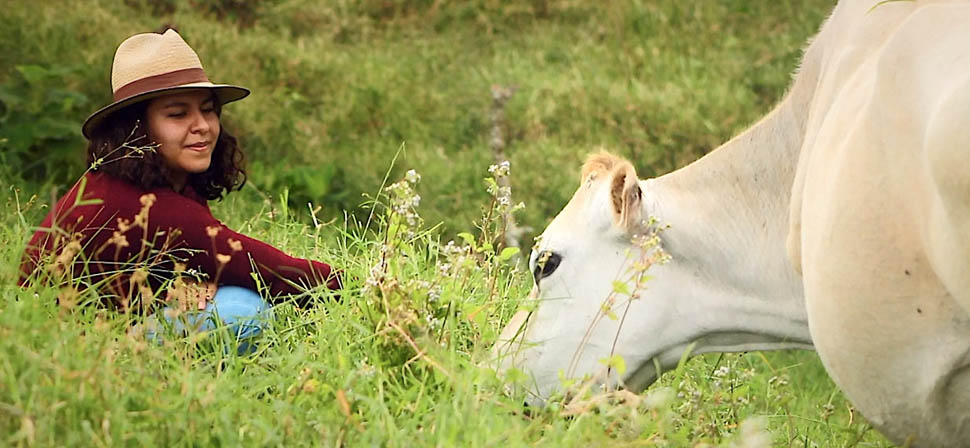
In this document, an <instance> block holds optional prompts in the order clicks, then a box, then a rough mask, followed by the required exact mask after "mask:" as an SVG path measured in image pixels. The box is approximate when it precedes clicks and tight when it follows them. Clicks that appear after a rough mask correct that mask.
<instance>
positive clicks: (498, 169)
mask: <svg viewBox="0 0 970 448" xmlns="http://www.w3.org/2000/svg"><path fill="white" fill-rule="evenodd" d="M510 165H511V164H510V163H509V161H508V160H505V161H502V162H501V163H499V164H498V165H492V166H489V167H488V172H489V173H491V174H492V175H493V176H495V177H505V176H508V175H509V167H510Z"/></svg>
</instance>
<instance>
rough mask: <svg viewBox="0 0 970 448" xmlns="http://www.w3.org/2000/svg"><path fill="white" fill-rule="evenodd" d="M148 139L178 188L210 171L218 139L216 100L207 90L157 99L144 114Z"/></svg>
mask: <svg viewBox="0 0 970 448" xmlns="http://www.w3.org/2000/svg"><path fill="white" fill-rule="evenodd" d="M145 116H146V119H147V120H148V136H149V138H151V140H152V141H154V142H155V143H156V144H158V149H157V151H158V153H159V154H161V156H162V158H163V159H164V160H165V163H166V164H167V165H168V167H169V168H170V169H171V170H172V175H173V179H172V180H173V181H174V183H175V184H176V186H177V187H178V188H181V187H182V185H184V184H185V179H186V178H187V177H188V175H189V174H194V173H201V172H204V171H205V170H207V169H209V164H210V163H211V161H212V151H213V149H214V148H215V146H216V140H218V139H219V115H218V114H217V111H216V104H215V96H214V95H213V94H212V91H210V90H208V89H198V90H186V91H180V92H177V93H173V94H171V95H165V96H161V97H158V98H154V99H152V100H150V101H149V103H148V106H147V109H146V111H145Z"/></svg>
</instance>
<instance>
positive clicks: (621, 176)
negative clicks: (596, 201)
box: [581, 151, 643, 232]
mask: <svg viewBox="0 0 970 448" xmlns="http://www.w3.org/2000/svg"><path fill="white" fill-rule="evenodd" d="M604 176H605V178H606V179H608V180H609V182H610V184H609V185H610V205H611V209H612V211H613V222H614V223H615V224H616V225H617V227H619V228H620V229H622V230H623V231H625V232H633V231H634V230H636V229H637V228H638V227H639V225H640V223H641V221H642V219H643V211H642V207H641V206H642V200H643V192H642V191H641V190H640V181H639V179H638V178H637V172H636V170H634V169H633V165H632V164H630V162H628V161H627V160H626V159H623V158H621V157H617V156H615V155H613V154H610V153H608V152H606V151H600V152H598V153H595V154H591V155H590V156H589V157H588V158H587V159H586V163H585V164H584V165H583V174H582V178H581V180H582V182H583V184H584V185H588V184H589V183H591V182H593V181H595V180H597V179H600V178H604Z"/></svg>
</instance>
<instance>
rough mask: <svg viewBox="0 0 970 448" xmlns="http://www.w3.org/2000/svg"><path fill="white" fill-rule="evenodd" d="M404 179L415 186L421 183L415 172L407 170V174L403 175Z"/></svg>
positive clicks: (419, 176)
mask: <svg viewBox="0 0 970 448" xmlns="http://www.w3.org/2000/svg"><path fill="white" fill-rule="evenodd" d="M404 179H405V180H407V181H408V182H410V183H412V184H416V183H418V182H421V175H420V174H418V172H417V171H414V170H408V172H407V173H406V174H405V175H404Z"/></svg>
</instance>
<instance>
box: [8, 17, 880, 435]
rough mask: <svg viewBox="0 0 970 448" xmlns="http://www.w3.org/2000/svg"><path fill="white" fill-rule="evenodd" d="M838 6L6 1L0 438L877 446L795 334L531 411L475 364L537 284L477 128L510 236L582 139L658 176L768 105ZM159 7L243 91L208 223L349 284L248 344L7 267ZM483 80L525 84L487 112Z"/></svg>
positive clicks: (75, 166) (229, 118) (538, 224)
mask: <svg viewBox="0 0 970 448" xmlns="http://www.w3.org/2000/svg"><path fill="white" fill-rule="evenodd" d="M832 4H833V2H831V1H820V0H812V1H799V2H796V1H779V2H774V1H740V0H734V1H724V2H678V1H676V0H658V1H636V0H629V1H609V2H602V3H600V2H582V1H574V0H511V1H498V0H468V1H461V2H440V1H430V0H413V1H404V0H393V1H377V0H360V1H349V0H348V1H345V0H337V1H332V2H316V1H309V0H268V1H265V2H246V1H239V0H163V1H147V0H123V1H95V0H74V1H67V0H54V1H50V2H28V1H22V0H11V1H10V2H8V3H7V4H6V5H5V6H4V8H3V9H4V11H3V13H0V445H3V446H402V447H411V446H444V447H451V446H604V445H609V446H678V447H679V446H738V447H741V446H744V447H753V446H793V447H853V446H859V447H883V446H889V444H888V442H886V441H885V439H884V438H882V437H881V436H880V435H879V434H877V433H876V432H875V431H874V430H872V429H871V428H870V427H869V425H868V424H867V423H866V422H865V420H864V419H863V418H862V417H861V416H860V415H858V414H856V413H855V412H854V411H853V410H852V407H851V405H850V404H849V403H848V402H847V401H846V400H845V398H844V397H843V396H842V395H841V393H839V392H838V390H837V389H836V388H835V386H834V385H833V384H832V382H831V381H830V380H829V379H828V377H827V376H826V374H825V371H824V369H823V368H822V366H821V364H820V362H819V360H818V358H817V356H816V355H815V354H814V353H811V352H773V353H746V354H724V355H716V354H714V355H704V356H700V357H697V358H694V359H691V360H689V361H686V362H684V363H682V365H681V366H680V367H679V368H678V369H676V370H675V371H672V372H668V373H667V374H665V375H664V376H663V377H662V378H661V380H660V381H659V382H658V384H655V385H654V386H652V387H651V388H650V389H648V390H647V391H646V392H645V393H643V394H641V395H639V396H629V395H623V394H619V393H614V394H611V395H608V396H603V395H599V396H597V395H588V394H582V393H580V394H577V395H576V396H574V397H570V398H569V399H565V398H563V397H558V398H555V399H553V400H552V401H551V403H550V405H549V406H547V407H544V408H541V409H535V408H531V409H530V408H526V407H524V406H523V405H522V402H523V398H524V397H523V396H522V395H521V393H519V392H510V393H507V392H506V386H507V384H508V383H509V382H515V381H516V379H515V378H512V379H506V380H503V379H500V378H497V377H496V375H495V373H494V372H493V371H492V370H491V369H489V368H488V365H489V361H490V357H489V349H490V347H491V345H492V343H493V342H494V341H495V339H496V337H497V335H498V332H499V331H500V330H501V328H502V326H503V325H504V323H505V322H506V321H507V320H508V319H509V317H510V316H511V315H512V313H513V312H514V311H515V310H516V309H518V308H519V307H520V306H525V305H526V303H524V299H523V297H525V296H526V294H527V293H528V290H529V287H530V285H531V279H530V274H529V272H528V269H527V268H525V267H524V266H523V259H522V255H523V254H515V253H513V252H514V251H506V250H503V247H502V238H501V237H502V229H503V228H504V225H505V222H504V221H503V219H502V216H503V212H504V211H505V207H506V206H505V205H502V204H500V203H499V201H498V200H497V199H496V197H495V196H494V195H493V194H490V193H489V191H488V189H487V188H486V182H485V181H483V179H486V178H489V179H494V177H493V174H491V173H490V172H489V170H488V169H489V166H490V165H492V164H494V163H496V158H495V156H494V154H493V147H492V146H491V145H490V144H489V136H490V133H491V132H492V131H493V130H494V129H498V130H500V131H501V132H502V134H503V136H504V137H505V141H506V142H507V146H506V147H505V148H504V150H503V151H504V155H505V156H507V158H508V159H509V160H510V161H511V173H510V175H509V177H508V180H509V181H510V184H511V187H512V198H513V200H512V203H517V202H518V201H524V203H525V208H524V209H521V210H519V211H517V212H516V216H517V218H518V222H519V224H521V225H523V226H527V227H530V228H531V230H527V231H526V232H525V234H524V236H523V239H522V241H523V244H524V246H525V247H528V246H529V245H530V244H531V243H530V242H531V238H532V237H533V236H534V235H535V234H536V233H538V232H539V231H541V229H542V227H543V226H544V225H545V223H546V222H547V221H548V220H549V219H550V218H551V217H552V216H553V215H554V214H555V213H556V212H557V211H558V210H559V208H561V207H562V206H563V205H564V204H565V202H566V200H568V198H569V197H570V196H571V195H572V192H573V190H574V189H575V186H576V180H577V178H578V170H579V166H580V164H581V161H582V159H583V158H584V157H585V155H586V154H587V153H588V152H590V151H592V150H594V149H597V148H600V147H602V148H606V149H609V150H611V151H613V152H615V153H618V154H621V155H624V156H626V157H628V158H630V159H631V160H632V161H633V162H634V164H635V165H636V168H637V170H638V172H639V173H640V174H641V175H642V176H654V175H658V174H662V173H664V172H667V171H669V170H672V169H675V168H678V167H680V166H683V165H685V164H687V163H689V162H690V161H692V160H694V159H696V158H697V157H698V156H700V155H702V154H704V153H705V152H707V151H709V150H710V149H712V148H714V147H716V146H717V144H718V143H720V142H722V141H724V140H726V139H727V138H729V137H730V136H731V135H732V134H734V133H736V132H738V131H740V130H741V129H743V128H744V127H745V126H746V125H748V124H750V123H752V122H753V121H754V120H756V119H757V118H758V117H759V116H760V115H761V114H763V113H765V112H767V111H768V110H769V109H770V107H771V106H772V105H773V104H774V103H775V102H776V101H778V100H779V99H780V97H781V95H782V94H783V93H784V90H785V86H786V84H787V81H788V79H789V75H790V73H791V72H792V71H793V70H794V69H795V67H796V63H797V60H798V57H799V49H800V48H801V47H802V46H803V45H804V42H805V40H806V39H807V38H808V37H809V36H811V34H812V33H813V32H814V31H815V30H816V29H817V27H818V25H819V23H820V22H821V21H822V20H823V18H824V17H825V14H826V13H827V12H828V10H829V9H830V8H831V6H832ZM163 23H168V24H173V25H175V26H176V27H178V29H179V30H180V31H181V32H182V34H183V35H184V36H185V37H186V40H187V41H188V42H189V43H190V44H191V45H193V47H195V48H196V49H197V50H198V51H199V53H200V55H201V57H202V60H203V63H204V64H205V65H206V67H207V71H208V72H209V75H210V77H211V78H213V80H215V81H217V82H218V81H226V82H233V83H239V84H242V85H246V86H248V87H251V88H252V89H253V90H254V94H253V96H252V97H251V98H249V99H247V100H245V101H243V102H240V103H238V104H234V105H232V106H231V107H227V109H226V113H225V116H224V120H225V122H226V123H227V126H230V127H232V128H233V129H236V130H237V132H236V133H237V134H238V135H240V136H241V138H242V142H243V144H244V145H245V147H246V148H247V150H248V154H249V157H250V168H251V169H250V172H249V174H250V182H249V183H248V184H247V186H246V187H245V188H244V189H243V190H242V191H240V192H238V193H234V194H232V195H230V196H229V197H228V198H227V199H226V200H224V201H221V202H217V203H214V204H213V211H214V213H215V215H216V216H217V217H219V218H221V219H223V220H224V221H225V222H226V224H227V225H229V226H230V227H232V228H234V229H236V230H239V231H241V232H243V233H246V234H248V235H251V236H253V237H256V238H259V239H262V240H264V241H267V242H270V243H272V244H274V245H276V246H278V247H280V248H282V249H284V250H285V251H287V252H289V253H292V254H294V255H297V256H303V257H309V258H314V259H319V260H322V261H326V262H329V263H331V264H333V265H335V266H338V267H340V268H342V269H343V270H344V272H345V278H346V289H345V290H343V291H342V292H341V293H340V296H339V297H333V296H331V295H329V294H328V293H327V292H325V291H312V292H310V295H312V296H313V297H314V298H315V301H316V304H317V305H316V306H315V307H310V308H306V309H298V308H296V307H295V306H293V305H292V304H283V305H280V306H278V307H276V308H274V310H275V319H274V324H273V326H272V327H271V328H270V329H269V330H268V331H267V332H266V334H264V335H263V337H262V338H261V339H260V340H259V343H258V348H257V350H256V351H255V352H254V353H252V354H247V355H237V354H235V353H234V352H233V351H226V350H224V349H223V348H222V347H223V346H222V344H223V343H224V340H223V339H224V335H223V334H222V333H220V332H210V333H198V334H193V335H189V336H187V337H184V338H176V337H169V338H166V340H165V342H164V343H162V344H156V343H151V342H148V341H146V339H145V336H144V331H143V328H144V321H145V318H144V317H142V316H136V315H125V314H119V313H114V312H106V311H103V310H97V309H94V308H93V307H90V306H84V303H85V302H86V301H91V300H93V297H92V294H91V293H80V294H78V293H77V292H76V291H74V290H73V289H72V288H71V285H70V284H67V285H55V286H47V285H41V286H31V287H29V288H27V289H22V288H20V287H18V286H17V283H16V278H17V266H18V264H19V259H20V256H21V253H22V250H23V245H24V243H25V242H26V240H27V239H28V237H29V235H30V234H31V232H32V231H33V229H34V226H36V225H37V223H39V222H40V219H41V218H42V216H43V215H44V214H45V212H46V210H47V207H48V206H49V204H50V203H51V198H52V196H54V195H56V194H58V193H60V192H63V191H64V189H65V188H67V187H68V186H69V185H70V183H72V182H73V180H74V179H76V178H77V176H78V174H79V173H80V172H81V171H83V169H84V166H83V161H81V160H80V157H79V156H78V154H80V152H81V148H82V144H83V141H82V139H81V138H80V134H79V127H80V123H81V121H82V120H83V118H84V117H85V116H86V114H87V113H89V112H91V111H93V110H94V109H96V108H97V107H98V106H100V105H102V104H103V103H104V102H106V101H107V95H106V93H105V90H106V89H107V84H108V67H109V66H110V58H111V49H113V48H114V47H115V46H116V45H117V43H119V42H120V41H121V40H122V39H123V38H124V37H126V36H128V35H130V34H133V33H135V32H140V31H145V30H151V29H156V28H158V27H159V26H160V25H161V24H163ZM493 85H498V86H504V87H514V93H513V94H512V96H511V97H510V98H509V99H508V101H507V102H506V103H505V104H504V107H503V108H502V109H501V112H502V115H503V118H501V119H499V120H493V119H492V118H491V117H492V116H494V115H495V114H494V111H495V109H494V108H493V106H492V105H491V103H492V98H491V93H490V92H491V90H490V89H491V87H492V86H493ZM410 169H415V170H416V171H417V173H419V174H420V180H418V179H417V176H414V175H410V176H409V175H408V174H406V173H407V171H408V170H410ZM406 178H410V179H411V180H412V181H411V182H408V181H407V180H403V179H406ZM402 182H403V183H402ZM391 184H396V186H395V187H393V188H387V187H388V186H390V185H391ZM415 194H418V195H420V197H421V199H420V203H419V205H417V206H416V207H411V206H400V205H401V204H410V205H414V204H415V203H416V202H417V201H415V196H414V195H415ZM308 203H309V207H308ZM395 205H397V206H398V207H395ZM409 218H410V219H409ZM451 241H454V243H453V244H449V242H451ZM58 298H60V300H58Z"/></svg>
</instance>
